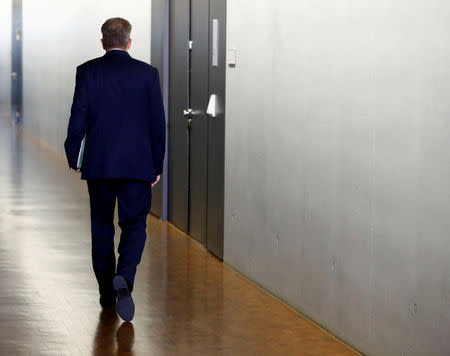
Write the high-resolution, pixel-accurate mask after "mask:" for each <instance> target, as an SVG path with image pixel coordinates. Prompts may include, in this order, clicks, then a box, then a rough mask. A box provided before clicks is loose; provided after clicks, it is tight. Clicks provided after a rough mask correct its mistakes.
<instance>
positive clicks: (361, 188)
mask: <svg viewBox="0 0 450 356" xmlns="http://www.w3.org/2000/svg"><path fill="white" fill-rule="evenodd" d="M227 23H228V39H227V41H228V47H234V48H236V49H237V54H238V56H237V66H236V68H228V70H227V108H226V110H227V118H226V177H225V251H224V257H225V261H226V262H227V263H228V264H229V265H231V266H232V267H234V268H236V269H237V270H239V271H241V272H242V273H243V274H245V275H246V276H248V277H249V278H250V279H252V280H254V281H256V282H257V283H259V284H261V285H262V286H263V287H265V288H267V289H268V290H269V291H271V292H273V293H274V294H276V295H278V296H280V297H281V298H282V299H284V300H285V301H287V302H288V303H289V304H291V305H293V306H294V307H295V308H297V309H298V310H300V311H302V312H304V313H306V314H307V315H309V316H310V317H311V318H313V319H314V320H316V321H318V322H319V323H320V324H322V325H323V326H325V327H326V328H327V329H329V330H330V331H331V332H332V333H334V334H336V335H337V336H339V337H341V338H342V339H343V340H345V341H346V342H348V343H350V344H352V345H354V346H356V348H358V349H359V350H361V351H363V352H365V353H367V354H368V355H380V356H389V355H392V356H394V355H396V356H398V355H408V356H412V355H417V356H419V355H420V356H423V355H449V354H450V338H449V337H448V335H449V334H450V243H449V241H450V240H449V238H450V223H449V221H450V219H449V217H450V202H449V201H450V200H449V196H450V100H449V93H450V40H449V39H450V38H449V34H450V3H449V2H448V1H447V0H429V1H422V0H408V1H407V0H395V1H393V0H376V1H375V0H345V1H335V0H279V1H273V0H248V1H239V0H228V17H227Z"/></svg>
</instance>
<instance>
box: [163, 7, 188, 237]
mask: <svg viewBox="0 0 450 356" xmlns="http://www.w3.org/2000/svg"><path fill="white" fill-rule="evenodd" d="M189 39H190V0H175V1H171V3H170V40H169V48H170V54H169V62H170V63H169V81H170V88H169V130H170V131H169V152H170V156H169V182H168V183H169V207H168V208H169V211H168V215H169V216H168V217H169V220H170V221H171V222H172V223H173V224H174V225H176V226H177V227H179V228H180V229H181V230H183V231H185V232H188V231H189V223H188V187H189V182H188V177H189V176H188V160H189V146H188V144H189V142H188V135H187V133H188V130H187V127H186V119H185V118H184V115H183V112H184V110H186V109H187V108H189V82H190V79H189Z"/></svg>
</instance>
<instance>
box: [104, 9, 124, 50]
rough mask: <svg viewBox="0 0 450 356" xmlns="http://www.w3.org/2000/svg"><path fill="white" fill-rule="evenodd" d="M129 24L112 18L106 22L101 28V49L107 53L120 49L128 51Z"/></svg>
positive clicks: (118, 18)
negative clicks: (110, 50)
mask: <svg viewBox="0 0 450 356" xmlns="http://www.w3.org/2000/svg"><path fill="white" fill-rule="evenodd" d="M130 33H131V24H130V23H129V22H128V21H127V20H125V19H123V18H121V17H113V18H111V19H108V20H106V22H105V23H104V24H103V26H102V35H103V39H102V44H103V48H104V49H105V50H106V51H107V50H109V49H111V48H120V49H123V50H125V51H128V49H130V46H131V39H130Z"/></svg>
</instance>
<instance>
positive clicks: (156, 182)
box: [152, 175, 161, 188]
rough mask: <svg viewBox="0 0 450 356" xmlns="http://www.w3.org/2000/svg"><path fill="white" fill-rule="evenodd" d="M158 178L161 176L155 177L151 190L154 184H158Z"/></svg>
mask: <svg viewBox="0 0 450 356" xmlns="http://www.w3.org/2000/svg"><path fill="white" fill-rule="evenodd" d="M160 178H161V175H159V176H157V177H156V180H155V181H154V182H153V183H152V188H153V187H154V186H155V185H156V184H158V182H159V179H160Z"/></svg>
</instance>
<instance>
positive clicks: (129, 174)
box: [64, 18, 165, 321]
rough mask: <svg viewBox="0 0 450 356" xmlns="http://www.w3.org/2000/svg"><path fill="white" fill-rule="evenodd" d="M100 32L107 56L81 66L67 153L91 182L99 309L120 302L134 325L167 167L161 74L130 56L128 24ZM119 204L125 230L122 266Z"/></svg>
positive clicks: (113, 22)
mask: <svg viewBox="0 0 450 356" xmlns="http://www.w3.org/2000/svg"><path fill="white" fill-rule="evenodd" d="M101 31H102V35H103V39H102V41H101V42H102V45H103V48H104V50H105V51H106V53H105V55H104V56H102V57H100V58H96V59H93V60H90V61H88V62H86V63H84V64H82V65H80V66H78V68H77V73H76V85H75V94H74V98H73V104H72V109H71V116H70V120H69V126H68V130H67V139H66V141H65V143H64V147H65V150H66V155H67V160H68V163H69V167H70V168H71V169H73V170H75V171H77V172H81V179H84V180H87V185H88V191H89V198H90V206H91V230H92V263H93V267H94V273H95V276H96V278H97V281H98V285H99V291H100V304H101V306H102V307H104V308H105V307H110V306H113V305H115V304H116V310H117V313H118V314H119V315H120V317H121V318H122V319H124V320H126V321H130V320H132V319H133V316H134V303H133V299H132V297H131V292H132V291H133V286H134V279H135V275H136V268H137V266H138V264H139V262H140V260H141V256H142V252H143V249H144V245H145V240H146V237H147V236H146V218H147V215H148V213H149V212H150V205H151V195H152V194H151V193H152V192H151V188H152V187H153V186H154V185H155V184H156V183H157V182H158V181H159V178H160V174H161V172H162V168H163V160H164V150H165V118H164V108H163V102H162V97H161V88H160V82H159V75H158V71H157V69H155V68H154V67H152V66H151V65H149V64H147V63H144V62H141V61H138V60H136V59H134V58H132V57H131V56H130V55H129V54H128V50H129V49H130V46H131V39H130V32H131V25H130V23H129V22H128V21H127V20H125V19H122V18H111V19H109V20H107V21H106V22H105V23H104V24H103V26H102V28H101ZM116 200H117V202H118V211H119V226H120V228H121V236H120V243H119V247H118V252H119V258H118V263H117V266H116V258H115V253H114V221H113V220H114V209H115V205H116Z"/></svg>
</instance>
